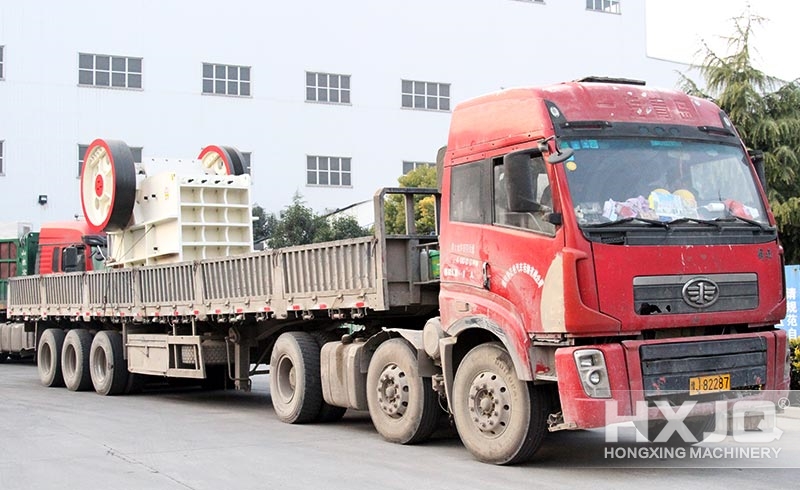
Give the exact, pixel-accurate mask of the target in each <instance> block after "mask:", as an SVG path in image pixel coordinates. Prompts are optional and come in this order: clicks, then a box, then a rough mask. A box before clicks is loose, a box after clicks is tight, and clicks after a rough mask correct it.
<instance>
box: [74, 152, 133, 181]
mask: <svg viewBox="0 0 800 490" xmlns="http://www.w3.org/2000/svg"><path fill="white" fill-rule="evenodd" d="M88 149H89V145H78V178H80V176H81V172H82V171H83V159H84V157H86V150H88ZM130 149H131V153H133V162H134V163H142V147H141V146H133V147H130Z"/></svg>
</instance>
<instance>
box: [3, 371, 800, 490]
mask: <svg viewBox="0 0 800 490" xmlns="http://www.w3.org/2000/svg"><path fill="white" fill-rule="evenodd" d="M267 381H268V379H267V378H266V377H265V376H261V377H257V378H256V379H255V382H254V390H253V392H252V393H239V392H235V391H215V392H203V391H200V390H197V389H187V388H183V389H176V388H172V389H159V390H151V391H149V392H146V393H143V394H140V395H131V396H120V397H102V396H98V395H96V394H95V393H93V392H84V393H73V392H70V391H67V390H66V389H63V388H60V389H59V388H56V389H54V388H44V387H42V386H41V385H39V382H38V378H37V375H36V368H35V366H33V365H32V364H13V363H12V364H5V365H2V366H0V489H3V490H5V489H26V490H27V489H59V490H64V489H73V488H81V489H95V488H96V489H103V490H111V489H228V488H230V489H237V490H241V489H251V488H253V489H255V488H259V489H265V488H266V489H272V488H280V489H294V488H298V489H311V488H320V489H326V490H327V489H339V488H341V489H349V490H352V489H362V488H363V489H376V488H381V489H395V488H396V489H404V490H409V489H425V488H436V489H450V488H452V489H469V488H502V489H517V488H520V489H522V488H525V489H528V488H539V489H541V488H547V489H550V488H570V489H575V488H593V489H594V488H615V489H638V490H641V489H642V488H645V489H647V490H650V489H654V488H670V489H676V488H677V489H680V488H699V487H704V488H726V489H735V488H747V489H751V488H766V487H767V486H772V487H776V488H781V487H786V486H791V485H793V482H794V481H795V480H796V476H797V475H798V469H797V468H798V467H800V420H797V419H787V418H785V417H781V418H780V419H779V420H780V425H779V426H780V427H781V428H782V429H783V430H784V434H783V437H782V439H781V441H780V443H781V451H782V452H781V454H780V457H778V458H770V459H760V458H759V459H751V458H742V457H734V458H722V459H702V458H695V459H691V458H686V459H682V460H678V461H676V460H674V459H657V458H652V457H651V458H646V459H640V460H615V459H613V458H612V459H609V458H608V456H607V455H606V452H605V450H606V448H607V447H608V444H607V443H605V440H604V433H603V432H602V431H578V432H561V433H556V434H551V435H549V436H548V438H547V440H546V441H545V446H543V448H542V449H541V450H540V451H539V452H538V453H537V458H536V460H535V461H534V462H532V463H529V464H527V465H524V466H516V467H496V466H491V465H486V464H482V463H479V462H477V461H475V460H473V459H472V457H471V456H470V454H469V453H468V452H467V451H466V450H465V449H464V447H463V446H462V445H461V443H460V441H459V440H458V438H457V437H456V436H455V435H454V434H453V433H448V431H442V433H441V434H439V435H438V436H437V437H436V438H435V439H434V440H432V441H430V442H428V443H426V444H423V445H419V446H413V447H409V446H399V445H395V444H390V443H387V442H384V441H383V440H382V439H381V438H380V436H379V435H378V434H377V433H376V432H375V431H374V429H373V428H372V424H371V422H370V420H369V416H368V415H367V414H366V413H360V412H353V413H351V412H348V414H347V415H346V416H345V418H344V420H342V421H341V422H338V423H335V424H329V425H305V426H290V425H286V424H283V423H281V422H279V421H278V420H277V418H276V417H275V414H274V413H273V411H272V408H271V406H270V396H269V388H268V382H267ZM620 434H621V441H622V442H621V443H620V444H619V446H627V447H639V446H637V445H636V444H635V443H634V436H633V429H632V428H626V427H623V428H621V429H620ZM722 444H723V445H724V444H725V443H722ZM728 446H731V445H730V444H729V445H728ZM726 447H727V446H726ZM675 466H680V468H676V467H675Z"/></svg>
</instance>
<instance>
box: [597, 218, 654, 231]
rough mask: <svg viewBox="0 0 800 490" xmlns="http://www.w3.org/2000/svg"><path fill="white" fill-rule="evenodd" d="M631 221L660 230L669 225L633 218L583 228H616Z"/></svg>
mask: <svg viewBox="0 0 800 490" xmlns="http://www.w3.org/2000/svg"><path fill="white" fill-rule="evenodd" d="M632 221H639V222H641V223H647V224H648V225H653V226H660V227H661V228H665V229H669V223H666V222H664V221H658V220H654V219H647V218H634V217H630V218H622V219H618V220H616V221H607V222H605V223H594V224H591V225H584V227H585V228H605V227H608V226H616V225H621V224H624V223H630V222H632Z"/></svg>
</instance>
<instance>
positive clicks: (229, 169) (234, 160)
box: [197, 145, 244, 175]
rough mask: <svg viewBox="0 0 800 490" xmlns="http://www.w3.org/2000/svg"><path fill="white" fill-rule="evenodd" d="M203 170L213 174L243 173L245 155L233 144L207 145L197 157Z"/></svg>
mask: <svg viewBox="0 0 800 490" xmlns="http://www.w3.org/2000/svg"><path fill="white" fill-rule="evenodd" d="M197 158H199V159H200V161H201V164H202V165H203V171H204V172H205V173H207V174H211V175H242V174H243V173H244V155H242V153H241V152H240V151H239V150H237V149H236V148H234V147H232V146H216V145H211V146H206V147H205V148H203V150H202V151H201V152H200V155H199V156H198V157H197Z"/></svg>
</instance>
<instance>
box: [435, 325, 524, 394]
mask: <svg viewBox="0 0 800 490" xmlns="http://www.w3.org/2000/svg"><path fill="white" fill-rule="evenodd" d="M474 329H480V330H485V331H488V332H489V333H491V334H492V335H494V336H495V337H497V338H498V340H500V342H502V344H503V347H505V349H506V351H507V352H508V353H509V355H510V356H511V359H512V361H513V362H514V370H515V371H516V372H517V376H518V377H519V379H521V380H523V381H533V370H532V369H531V364H530V358H531V356H530V344H531V342H530V338H528V336H527V335H525V336H524V337H523V338H518V337H519V336H516V335H513V333H514V330H520V329H504V328H503V327H502V326H500V325H499V324H498V323H497V322H495V321H494V320H492V319H490V318H488V317H486V316H483V315H476V316H468V317H462V318H459V319H458V320H456V321H455V323H453V324H452V325H450V327H449V328H448V329H447V334H448V335H450V336H452V337H456V341H455V342H453V343H454V344H455V343H457V342H458V340H457V339H458V336H459V335H461V334H463V333H464V332H467V331H469V330H474ZM508 330H511V333H512V335H511V336H509V335H507V334H506V332H507V331H508Z"/></svg>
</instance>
